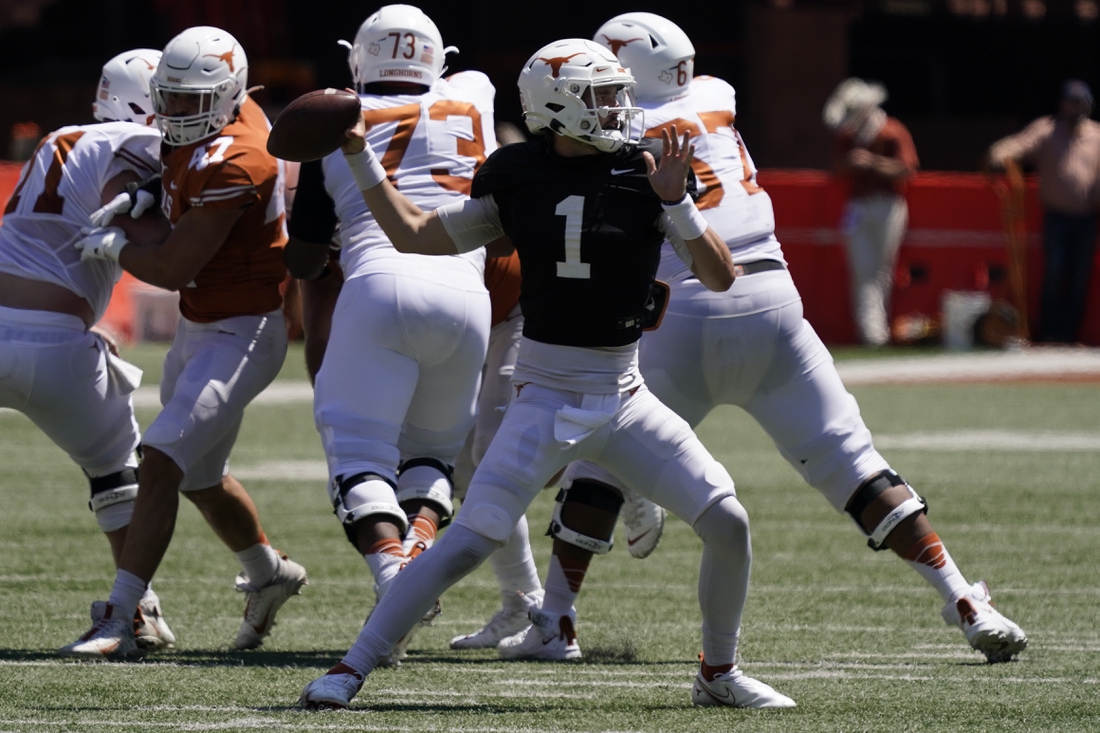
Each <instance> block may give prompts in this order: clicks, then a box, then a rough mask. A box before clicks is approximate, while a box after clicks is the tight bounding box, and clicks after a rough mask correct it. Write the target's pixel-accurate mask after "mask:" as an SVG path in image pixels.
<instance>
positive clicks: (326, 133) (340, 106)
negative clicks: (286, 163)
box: [267, 88, 362, 163]
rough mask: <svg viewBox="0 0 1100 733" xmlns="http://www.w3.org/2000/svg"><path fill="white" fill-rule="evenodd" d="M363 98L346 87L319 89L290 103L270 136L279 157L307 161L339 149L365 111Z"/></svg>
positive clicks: (270, 146) (269, 147) (270, 148)
mask: <svg viewBox="0 0 1100 733" xmlns="http://www.w3.org/2000/svg"><path fill="white" fill-rule="evenodd" d="M361 109H362V108H361V107H360V104H359V97H357V96H356V95H355V94H354V93H352V92H349V91H347V90H346V89H331V88H330V89H318V90H317V91H315V92H309V93H308V94H303V95H302V96H300V97H298V98H297V99H295V100H294V101H293V102H291V103H290V104H288V105H287V106H286V109H284V110H283V111H282V113H281V114H280V115H279V117H278V118H277V119H276V120H275V124H274V125H272V127H271V134H270V135H268V138H267V152H269V153H271V154H272V155H274V156H275V157H276V158H282V159H283V160H292V161H296V162H299V163H305V162H307V161H310V160H317V159H318V158H323V157H325V156H326V155H328V154H329V153H331V152H333V151H334V150H337V149H338V148H339V147H340V146H341V145H342V144H343V142H344V140H345V139H346V137H345V136H344V131H345V130H347V129H348V128H349V127H352V126H354V125H355V122H356V120H357V119H359V115H360V113H361Z"/></svg>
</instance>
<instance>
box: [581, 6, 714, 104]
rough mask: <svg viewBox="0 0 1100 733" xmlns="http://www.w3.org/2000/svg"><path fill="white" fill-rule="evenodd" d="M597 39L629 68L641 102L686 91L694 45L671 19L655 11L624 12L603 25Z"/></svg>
mask: <svg viewBox="0 0 1100 733" xmlns="http://www.w3.org/2000/svg"><path fill="white" fill-rule="evenodd" d="M594 40H595V41H596V42H597V43H601V44H603V45H604V46H607V47H608V48H609V49H611V52H612V53H613V54H615V56H616V57H618V59H619V61H620V62H621V63H622V65H623V66H626V67H628V68H629V69H630V73H632V74H633V75H634V79H635V81H636V82H637V90H638V92H637V93H638V100H639V101H642V102H667V101H670V100H672V99H678V98H679V97H682V96H684V95H685V94H687V92H688V86H689V85H690V84H691V77H692V75H693V73H694V67H695V46H693V45H692V44H691V39H690V38H688V37H687V34H686V33H684V32H683V30H681V29H680V26H678V25H676V24H675V23H673V22H672V21H671V20H668V19H667V18H662V17H661V16H659V15H654V14H653V13H623V14H622V15H617V16H615V17H614V18H612V19H611V20H609V21H607V22H606V23H604V24H603V25H602V26H600V29H599V30H598V31H596V36H595V39H594Z"/></svg>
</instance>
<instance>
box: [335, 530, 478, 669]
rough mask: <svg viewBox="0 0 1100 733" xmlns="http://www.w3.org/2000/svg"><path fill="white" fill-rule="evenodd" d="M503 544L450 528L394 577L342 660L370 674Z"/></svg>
mask: <svg viewBox="0 0 1100 733" xmlns="http://www.w3.org/2000/svg"><path fill="white" fill-rule="evenodd" d="M498 547H499V543H496V542H493V541H492V540H490V539H487V538H485V537H482V536H481V535H479V534H477V533H476V532H474V531H473V530H470V529H467V528H466V527H464V526H462V525H461V524H457V525H454V526H452V527H451V528H450V529H449V530H447V533H446V534H444V535H443V538H442V539H441V540H440V541H439V542H437V543H436V544H435V548H433V549H432V551H431V552H426V553H424V554H423V555H422V556H421V557H419V558H417V560H416V562H413V563H409V565H408V566H407V567H406V568H405V569H404V570H403V571H402V572H401V573H400V574H399V575H398V576H397V577H396V578H394V580H393V583H392V584H391V586H390V589H391V590H392V591H393V592H392V593H386V595H385V596H384V597H383V598H382V600H380V601H379V602H378V605H377V606H375V607H374V611H373V612H372V613H371V615H370V618H369V619H367V623H366V625H364V626H363V628H362V630H361V631H360V632H359V638H357V639H356V640H355V644H354V645H353V646H352V648H351V649H350V650H349V651H348V653H347V655H346V656H345V657H344V659H343V660H342V661H343V662H344V664H346V665H348V666H349V667H351V668H352V669H354V670H355V671H357V672H361V673H363V674H366V673H368V672H370V671H371V670H372V669H374V667H375V665H376V664H377V663H378V661H379V660H381V659H383V658H384V657H386V656H387V655H388V654H389V653H390V650H391V649H393V645H394V644H396V643H397V642H398V640H399V639H400V638H401V637H402V636H404V635H405V634H406V633H408V631H409V630H410V629H411V628H412V627H413V626H414V625H415V624H416V622H417V621H419V620H420V619H421V618H423V616H424V614H425V613H427V612H428V609H430V608H431V607H432V604H434V603H435V601H436V599H438V598H439V597H440V596H441V595H443V593H444V592H445V591H446V590H447V589H448V588H450V587H451V586H452V585H454V584H455V583H457V582H458V581H460V580H462V579H463V578H464V577H466V576H467V575H469V574H470V573H471V572H472V571H474V570H475V569H476V568H477V567H478V565H480V564H481V562H482V560H484V559H485V558H486V557H488V556H489V555H490V554H492V552H493V550H496V549H497V548H498Z"/></svg>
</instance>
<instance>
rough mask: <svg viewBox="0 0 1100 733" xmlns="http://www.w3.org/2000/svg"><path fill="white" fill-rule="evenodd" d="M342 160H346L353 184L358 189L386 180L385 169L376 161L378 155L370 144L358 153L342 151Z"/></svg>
mask: <svg viewBox="0 0 1100 733" xmlns="http://www.w3.org/2000/svg"><path fill="white" fill-rule="evenodd" d="M344 160H346V161H347V162H348V168H351V175H352V176H353V177H354V178H355V185H357V186H359V190H360V191H366V190H367V189H371V188H374V187H375V186H377V185H378V184H379V183H381V182H382V181H384V180H386V169H385V168H383V167H382V164H381V163H379V162H378V156H376V155H375V154H374V150H373V149H372V148H371V146H370V145H368V146H367V147H366V148H365V149H363V150H362V151H361V152H358V153H352V154H351V155H348V154H347V153H344Z"/></svg>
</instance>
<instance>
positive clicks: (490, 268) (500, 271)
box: [485, 250, 520, 326]
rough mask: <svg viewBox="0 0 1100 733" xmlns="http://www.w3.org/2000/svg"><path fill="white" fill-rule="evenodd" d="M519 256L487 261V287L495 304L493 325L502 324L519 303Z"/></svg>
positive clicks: (514, 255)
mask: <svg viewBox="0 0 1100 733" xmlns="http://www.w3.org/2000/svg"><path fill="white" fill-rule="evenodd" d="M519 282H520V273H519V255H518V254H516V253H515V251H514V250H513V252H512V254H511V255H509V256H508V257H490V258H489V259H487V260H485V287H486V289H487V290H488V291H489V300H490V302H491V303H492V304H493V321H492V325H494V326H495V325H497V324H498V323H501V322H502V321H504V319H506V318H507V317H508V314H509V313H511V312H512V309H513V308H515V307H516V303H518V302H519Z"/></svg>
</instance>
